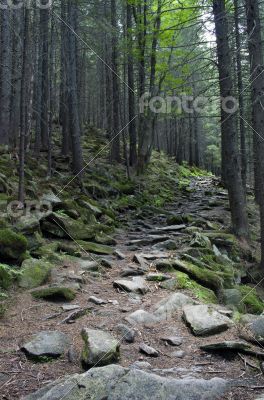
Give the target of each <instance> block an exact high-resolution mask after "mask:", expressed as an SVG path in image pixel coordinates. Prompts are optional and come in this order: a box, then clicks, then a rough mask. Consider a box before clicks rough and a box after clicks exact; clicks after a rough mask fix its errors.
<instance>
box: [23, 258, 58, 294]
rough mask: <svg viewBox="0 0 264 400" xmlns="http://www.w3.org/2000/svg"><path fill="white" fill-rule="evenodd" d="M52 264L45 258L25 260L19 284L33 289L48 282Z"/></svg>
mask: <svg viewBox="0 0 264 400" xmlns="http://www.w3.org/2000/svg"><path fill="white" fill-rule="evenodd" d="M51 269H52V265H51V264H50V263H48V262H46V261H43V260H36V259H29V260H26V261H24V262H23V264H22V271H21V275H20V277H19V286H20V287H22V288H25V289H33V288H35V287H38V286H41V285H43V284H44V283H46V282H47V280H48V278H49V276H50V273H51Z"/></svg>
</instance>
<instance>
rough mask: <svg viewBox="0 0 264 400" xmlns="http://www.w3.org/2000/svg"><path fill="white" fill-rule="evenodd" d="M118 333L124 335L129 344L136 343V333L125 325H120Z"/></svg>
mask: <svg viewBox="0 0 264 400" xmlns="http://www.w3.org/2000/svg"><path fill="white" fill-rule="evenodd" d="M117 331H118V332H119V333H120V334H121V335H122V339H124V340H125V341H126V342H128V343H133V342H134V341H135V336H136V331H135V330H134V329H132V328H130V327H129V326H127V325H125V324H118V325H117Z"/></svg>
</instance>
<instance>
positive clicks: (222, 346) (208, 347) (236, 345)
mask: <svg viewBox="0 0 264 400" xmlns="http://www.w3.org/2000/svg"><path fill="white" fill-rule="evenodd" d="M249 348H250V346H249V344H248V343H245V342H239V341H235V340H229V341H228V340H225V341H222V342H219V341H218V342H215V343H210V344H205V345H202V346H200V349H201V350H204V351H209V352H211V351H212V352H214V351H215V352H223V353H225V352H227V351H234V352H243V351H244V350H248V349H249Z"/></svg>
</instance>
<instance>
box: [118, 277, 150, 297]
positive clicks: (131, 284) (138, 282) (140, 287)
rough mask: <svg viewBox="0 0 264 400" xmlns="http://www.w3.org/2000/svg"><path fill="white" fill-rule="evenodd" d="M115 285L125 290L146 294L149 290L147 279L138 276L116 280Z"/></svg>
mask: <svg viewBox="0 0 264 400" xmlns="http://www.w3.org/2000/svg"><path fill="white" fill-rule="evenodd" d="M113 285H114V287H115V288H117V289H121V290H124V291H125V292H133V293H140V294H145V293H147V292H148V290H149V289H148V287H147V286H146V282H145V279H143V278H141V277H137V276H135V277H133V278H132V280H131V281H129V280H126V279H120V280H117V281H114V283H113Z"/></svg>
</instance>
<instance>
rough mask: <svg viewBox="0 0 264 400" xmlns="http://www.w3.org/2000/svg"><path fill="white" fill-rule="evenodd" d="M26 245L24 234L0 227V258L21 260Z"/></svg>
mask: <svg viewBox="0 0 264 400" xmlns="http://www.w3.org/2000/svg"><path fill="white" fill-rule="evenodd" d="M27 247H28V242H27V239H26V238H25V236H24V235H22V234H18V233H16V232H14V231H12V230H11V229H0V259H2V260H14V261H18V262H20V261H22V260H23V259H24V257H25V253H26V250H27Z"/></svg>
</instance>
